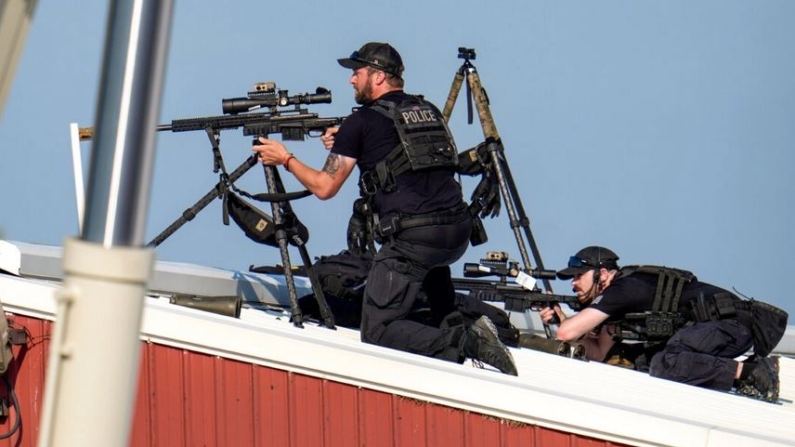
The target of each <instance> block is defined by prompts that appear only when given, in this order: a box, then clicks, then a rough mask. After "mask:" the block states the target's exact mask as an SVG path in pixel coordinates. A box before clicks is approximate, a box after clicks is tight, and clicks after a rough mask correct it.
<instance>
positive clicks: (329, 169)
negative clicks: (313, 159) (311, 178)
mask: <svg viewBox="0 0 795 447" xmlns="http://www.w3.org/2000/svg"><path fill="white" fill-rule="evenodd" d="M341 162H342V160H341V159H340V156H339V155H337V154H329V156H328V158H327V159H326V164H325V165H323V172H325V173H326V174H328V176H329V177H331V178H334V175H335V174H336V173H337V171H339V170H340V163H341Z"/></svg>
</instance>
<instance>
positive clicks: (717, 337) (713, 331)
mask: <svg viewBox="0 0 795 447" xmlns="http://www.w3.org/2000/svg"><path fill="white" fill-rule="evenodd" d="M752 345H753V339H752V336H751V331H750V330H749V329H748V327H747V326H746V325H745V324H743V323H741V322H740V321H738V320H734V319H731V320H718V321H707V322H704V323H696V324H693V325H692V326H687V327H684V328H682V329H680V330H678V331H677V332H676V333H675V334H674V336H673V337H671V339H670V340H668V343H667V344H666V345H665V348H664V349H663V350H662V351H661V352H659V353H657V354H656V355H655V356H654V357H653V358H652V361H651V369H650V370H649V374H651V375H652V376H653V377H660V378H663V379H668V380H674V381H677V382H682V383H687V384H690V385H695V386H701V387H705V388H713V389H716V390H723V391H729V390H731V389H732V384H733V382H734V375H735V373H736V371H737V362H736V361H734V358H736V357H738V356H740V355H742V354H744V353H746V352H747V351H748V350H749V349H751V346H752Z"/></svg>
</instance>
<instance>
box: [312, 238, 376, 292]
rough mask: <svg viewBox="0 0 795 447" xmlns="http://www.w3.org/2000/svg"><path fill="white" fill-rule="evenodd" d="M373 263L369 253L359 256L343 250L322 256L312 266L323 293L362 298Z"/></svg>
mask: <svg viewBox="0 0 795 447" xmlns="http://www.w3.org/2000/svg"><path fill="white" fill-rule="evenodd" d="M372 265H373V257H372V256H371V255H370V254H369V253H364V254H362V255H361V256H359V255H355V254H353V253H351V252H350V251H348V250H343V251H341V252H339V253H337V254H335V255H328V256H321V257H320V259H318V260H317V261H315V263H314V264H313V265H312V267H313V268H314V270H315V275H317V279H318V281H319V282H320V286H321V287H322V288H323V293H325V294H327V295H332V296H336V297H339V298H348V299H359V300H360V299H362V297H363V296H364V284H365V282H367V273H368V272H369V271H370V266H372Z"/></svg>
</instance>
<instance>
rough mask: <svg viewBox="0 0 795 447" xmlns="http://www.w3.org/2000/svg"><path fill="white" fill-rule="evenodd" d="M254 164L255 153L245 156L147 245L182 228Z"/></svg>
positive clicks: (154, 243)
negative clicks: (227, 174) (242, 160)
mask: <svg viewBox="0 0 795 447" xmlns="http://www.w3.org/2000/svg"><path fill="white" fill-rule="evenodd" d="M255 164H257V157H256V156H255V155H252V156H250V157H249V158H247V159H246V161H244V162H243V164H242V165H240V166H238V167H237V169H235V170H234V171H232V173H231V174H229V177H227V178H226V179H225V180H224V179H222V180H221V181H220V182H218V183H217V184H216V185H215V186H214V187H213V189H211V190H210V192H208V193H207V194H205V195H204V197H202V198H201V199H199V201H198V202H196V203H195V204H194V205H193V206H192V207H190V208H188V209H186V210H185V211H184V212H183V213H182V216H180V217H179V218H178V219H177V220H175V221H174V222H173V223H172V224H171V225H169V226H168V228H166V229H165V230H163V231H162V232H160V234H158V235H157V236H156V237H155V238H154V239H152V241H151V242H149V243H148V244H147V247H157V246H158V245H160V244H161V243H162V242H163V241H164V240H166V238H168V237H169V236H171V235H172V234H174V233H175V232H176V231H177V230H179V229H180V228H182V226H183V225H185V224H186V223H188V222H190V221H191V220H193V218H194V217H196V215H197V214H199V211H201V210H203V209H204V208H205V207H207V205H209V204H210V202H212V201H213V199H215V198H217V197H219V196H221V195H223V194H224V191H225V190H226V185H227V183H229V182H234V181H235V180H237V179H238V178H240V177H241V176H242V175H243V174H245V173H246V172H248V170H249V169H251V167H252V166H254V165H255Z"/></svg>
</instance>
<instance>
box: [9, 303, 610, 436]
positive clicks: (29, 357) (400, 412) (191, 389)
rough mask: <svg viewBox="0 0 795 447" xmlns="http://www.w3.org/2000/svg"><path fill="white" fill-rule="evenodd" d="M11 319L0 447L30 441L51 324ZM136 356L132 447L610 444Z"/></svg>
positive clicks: (278, 375)
mask: <svg viewBox="0 0 795 447" xmlns="http://www.w3.org/2000/svg"><path fill="white" fill-rule="evenodd" d="M11 320H12V326H13V327H24V328H26V329H27V331H28V343H27V345H26V346H15V347H14V353H15V355H16V356H15V360H14V363H13V364H12V368H11V369H10V370H9V373H8V374H9V378H10V380H11V383H12V386H13V387H14V389H15V390H16V393H17V395H18V398H19V406H20V414H21V416H22V424H21V427H20V429H19V430H18V431H17V432H16V433H15V434H13V435H12V436H11V437H10V438H6V439H2V440H0V447H6V446H9V447H11V446H13V447H34V446H35V445H36V439H37V437H38V430H39V420H40V418H41V413H40V411H41V402H42V389H43V384H44V376H45V367H46V359H47V357H46V355H47V354H46V353H47V351H48V347H49V334H50V333H51V331H52V323H50V322H46V321H41V320H38V319H33V318H27V317H22V316H18V315H17V316H11ZM141 360H142V361H141V370H140V380H139V387H138V398H137V404H136V410H135V421H134V425H133V430H132V440H131V443H130V445H131V446H135V447H182V446H185V447H188V446H189V447H200V446H201V447H214V446H217V447H222V446H223V447H227V446H228V447H242V446H263V447H264V446H274V447H304V446H305V447H352V446H366V447H382V446H383V447H393V446H411V447H447V446H451V447H452V446H456V447H491V446H494V447H497V446H499V447H542V446H543V447H615V446H618V445H617V444H613V443H610V442H605V441H600V440H596V439H591V438H584V437H581V436H576V435H572V434H569V433H562V432H559V431H555V430H549V429H545V428H541V427H537V426H532V425H526V424H519V423H513V422H510V421H504V420H499V419H495V418H492V417H488V416H483V415H481V414H476V413H470V412H467V411H462V410H458V409H453V408H449V407H444V406H441V405H435V404H430V403H427V402H420V401H416V400H413V399H407V398H404V397H400V396H395V395H391V394H387V393H382V392H378V391H372V390H367V389H363V388H359V387H356V386H351V385H346V384H340V383H335V382H331V381H328V380H323V379H318V378H313V377H308V376H304V375H300V374H294V373H289V372H286V371H280V370H276V369H272V368H265V367H261V366H256V365H250V364H246V363H241V362H237V361H232V360H226V359H223V358H220V357H213V356H209V355H205V354H198V353H193V352H189V351H184V350H181V349H175V348H171V347H167V346H161V345H156V344H151V343H143V351H142V357H141ZM86 386H90V380H87V381H86ZM473 392H476V391H474V390H473ZM6 394H7V393H5V392H0V395H6ZM15 417H16V409H14V408H12V409H11V416H10V417H9V418H6V419H4V420H2V421H0V422H2V423H0V435H2V434H4V433H7V432H8V431H9V429H10V428H11V425H12V424H13V420H14V418H15Z"/></svg>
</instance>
